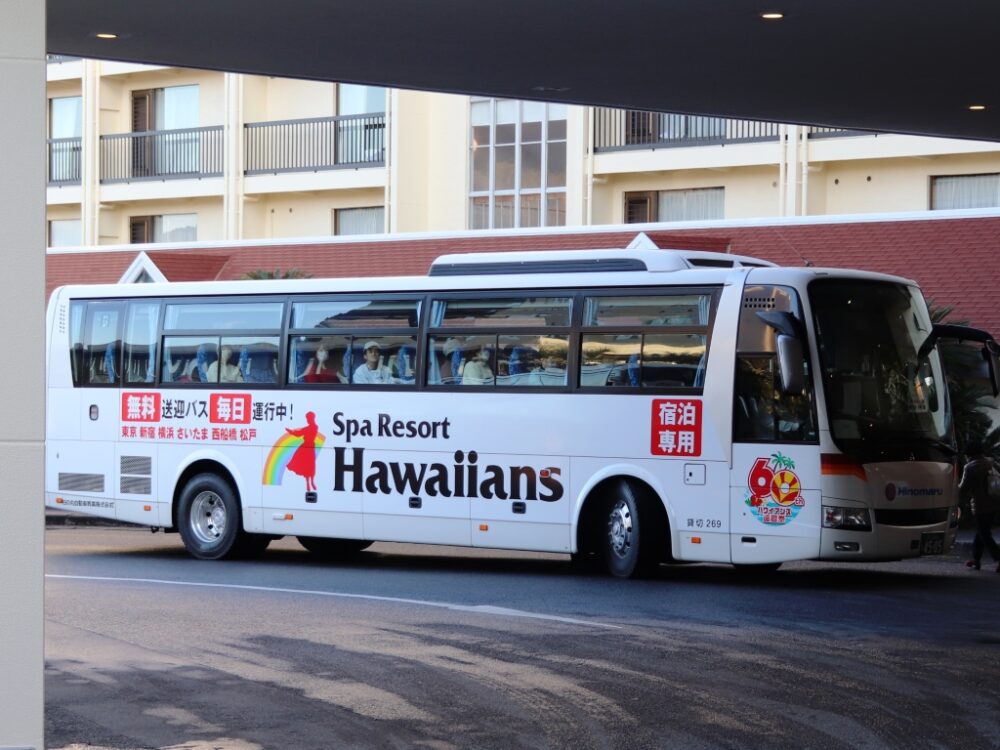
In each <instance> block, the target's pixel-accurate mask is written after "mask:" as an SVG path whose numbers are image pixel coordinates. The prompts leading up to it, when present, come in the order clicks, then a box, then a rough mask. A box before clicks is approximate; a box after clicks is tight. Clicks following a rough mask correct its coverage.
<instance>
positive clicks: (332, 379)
mask: <svg viewBox="0 0 1000 750" xmlns="http://www.w3.org/2000/svg"><path fill="white" fill-rule="evenodd" d="M302 381H303V382H304V383H339V382H340V378H338V377H337V370H336V368H335V367H334V366H333V363H332V361H331V360H330V349H329V347H328V346H327V343H326V342H325V341H321V342H320V344H319V346H317V347H316V354H315V356H314V357H313V358H312V359H311V360H310V361H309V364H308V366H307V367H306V371H305V374H304V375H303V376H302Z"/></svg>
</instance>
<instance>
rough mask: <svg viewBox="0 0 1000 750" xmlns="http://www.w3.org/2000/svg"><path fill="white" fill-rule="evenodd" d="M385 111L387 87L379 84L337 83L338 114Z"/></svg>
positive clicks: (366, 113)
mask: <svg viewBox="0 0 1000 750" xmlns="http://www.w3.org/2000/svg"><path fill="white" fill-rule="evenodd" d="M376 112H385V89H384V88H381V87H379V86H358V85H355V84H353V83H339V84H337V114H338V115H342V116H343V115H369V114H373V113H376Z"/></svg>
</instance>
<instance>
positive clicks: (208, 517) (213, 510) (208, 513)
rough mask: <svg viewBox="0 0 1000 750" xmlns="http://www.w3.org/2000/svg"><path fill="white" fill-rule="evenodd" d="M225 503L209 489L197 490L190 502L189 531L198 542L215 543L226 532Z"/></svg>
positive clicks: (226, 516)
mask: <svg viewBox="0 0 1000 750" xmlns="http://www.w3.org/2000/svg"><path fill="white" fill-rule="evenodd" d="M227 520H228V514H227V513H226V504H225V503H224V502H222V498H221V497H220V496H219V495H218V494H216V493H215V492H212V491H210V490H205V491H204V492H199V493H198V496H197V497H196V498H195V499H194V502H193V503H191V523H190V526H191V531H192V532H193V533H194V535H195V537H196V538H197V539H198V541H199V542H202V543H203V544H215V543H216V542H218V541H219V539H220V538H221V537H222V535H223V534H225V533H226V522H227Z"/></svg>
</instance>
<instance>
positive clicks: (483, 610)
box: [45, 573, 621, 630]
mask: <svg viewBox="0 0 1000 750" xmlns="http://www.w3.org/2000/svg"><path fill="white" fill-rule="evenodd" d="M45 577H46V578H54V579H60V580H66V581H108V582H115V583H151V584H158V585H161V586H191V587H195V588H216V589H233V590H237V591H264V592H268V593H273V594H299V595H304V596H329V597H336V598H339V599H364V600H367V601H372V602H389V603H393V604H413V605H416V606H418V607H437V608H438V609H450V610H452V611H455V612H471V613H472V614H477V615H497V616H500V617H526V618H529V619H532V620H549V621H552V622H562V623H566V624H568V625H583V626H585V627H589V628H606V629H609V630H621V626H620V625H611V624H609V623H605V622H596V621H592V620H577V619H575V618H573V617H560V616H559V615H546V614H541V613H539V612H527V611H525V610H522V609H508V608H507V607H495V606H492V605H489V604H475V605H472V604H454V603H452V602H432V601H427V600H425V599H403V598H400V597H396V596H375V595H374V594H346V593H343V592H340V591H316V590H312V589H286V588H280V587H276V586H245V585H241V584H236V583H199V582H197V581H168V580H164V579H159V578H118V577H112V576H68V575H58V574H55V573H47V574H46V575H45Z"/></svg>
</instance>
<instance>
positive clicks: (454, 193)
mask: <svg viewBox="0 0 1000 750" xmlns="http://www.w3.org/2000/svg"><path fill="white" fill-rule="evenodd" d="M48 96H49V108H48V111H49V132H48V136H49V167H48V201H47V203H48V222H49V245H50V246H52V247H65V246H76V245H89V246H93V245H108V244H114V245H119V244H126V243H135V242H170V241H174V242H181V243H184V242H191V241H220V240H253V239H267V238H277V237H308V236H328V235H347V234H378V233H384V232H427V231H430V232H451V231H461V230H467V229H486V228H490V229H500V228H507V227H521V228H529V227H544V226H569V227H575V226H588V225H603V224H619V223H632V222H672V221H692V220H695V221H696V220H720V219H748V218H760V217H791V216H822V215H832V214H867V213H872V214H875V213H879V214H882V213H891V212H915V211H917V212H919V211H926V210H932V209H941V208H982V207H996V206H1000V145H998V144H996V143H991V142H972V141H960V140H952V139H942V138H924V137H915V136H902V135H889V134H872V133H860V132H854V131H845V130H831V129H827V128H808V127H802V126H795V125H783V124H774V123H764V122H753V121H743V120H727V119H722V118H712V117H693V116H684V115H667V114H655V113H647V112H636V111H626V110H608V109H601V108H593V107H576V106H567V105H562V104H544V103H538V102H518V101H511V100H491V99H477V98H470V97H468V96H454V95H446V94H433V93H426V92H417V91H403V90H397V89H381V88H374V87H365V86H357V85H343V84H332V83H322V82H312V81H301V80H289V79H281V78H270V77H263V76H251V75H240V74H232V73H220V72H211V71H197V70H186V69H179V68H168V67H160V66H150V65H137V64H132V63H122V62H105V61H95V60H80V59H72V58H69V59H67V58H59V57H53V58H51V59H50V62H49V65H48Z"/></svg>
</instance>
